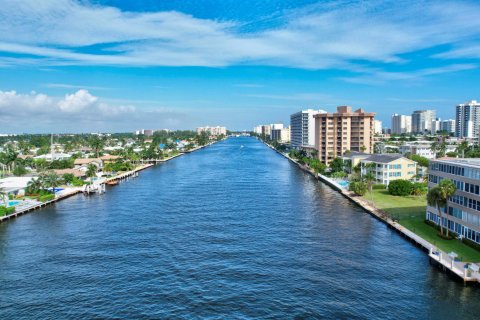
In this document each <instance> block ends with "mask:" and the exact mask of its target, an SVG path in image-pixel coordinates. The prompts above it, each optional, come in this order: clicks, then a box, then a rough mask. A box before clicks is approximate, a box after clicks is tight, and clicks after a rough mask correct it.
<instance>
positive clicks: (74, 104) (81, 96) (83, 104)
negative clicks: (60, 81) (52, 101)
mask: <svg viewBox="0 0 480 320" xmlns="http://www.w3.org/2000/svg"><path fill="white" fill-rule="evenodd" d="M97 100H98V98H97V97H94V96H92V95H91V94H90V93H89V92H88V91H87V90H84V89H81V90H78V91H77V92H75V93H74V94H67V95H65V99H63V100H60V102H58V106H59V107H60V110H61V111H64V112H78V111H82V110H84V109H85V108H88V107H91V106H93V105H94V104H95V103H96V102H97Z"/></svg>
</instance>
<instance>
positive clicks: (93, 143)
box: [89, 135, 105, 158]
mask: <svg viewBox="0 0 480 320" xmlns="http://www.w3.org/2000/svg"><path fill="white" fill-rule="evenodd" d="M89 144H90V148H92V149H93V151H94V152H95V154H96V155H97V158H98V155H99V153H100V151H101V150H103V146H104V145H105V141H104V140H103V139H102V138H101V137H99V136H97V135H94V136H92V137H91V138H90V141H89Z"/></svg>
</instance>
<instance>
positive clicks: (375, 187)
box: [372, 183, 387, 190]
mask: <svg viewBox="0 0 480 320" xmlns="http://www.w3.org/2000/svg"><path fill="white" fill-rule="evenodd" d="M372 189H373V190H385V189H387V186H386V185H384V184H381V183H380V184H374V185H373V186H372Z"/></svg>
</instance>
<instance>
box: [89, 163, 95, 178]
mask: <svg viewBox="0 0 480 320" xmlns="http://www.w3.org/2000/svg"><path fill="white" fill-rule="evenodd" d="M96 175H97V166H96V165H94V164H93V163H90V164H89V165H88V166H87V177H89V178H93V177H95V176H96Z"/></svg>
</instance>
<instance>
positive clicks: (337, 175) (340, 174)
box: [331, 171, 348, 179]
mask: <svg viewBox="0 0 480 320" xmlns="http://www.w3.org/2000/svg"><path fill="white" fill-rule="evenodd" d="M347 176H348V174H347V173H346V172H343V171H337V172H334V173H332V174H331V177H332V178H336V179H340V178H346V177H347Z"/></svg>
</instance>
